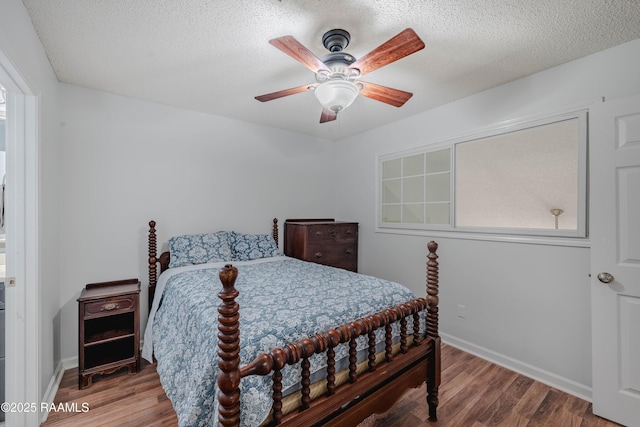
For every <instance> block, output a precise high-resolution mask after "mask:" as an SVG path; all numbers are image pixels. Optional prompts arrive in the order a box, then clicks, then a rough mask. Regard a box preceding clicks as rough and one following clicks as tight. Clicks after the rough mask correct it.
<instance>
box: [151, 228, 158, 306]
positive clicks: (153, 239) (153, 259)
mask: <svg viewBox="0 0 640 427" xmlns="http://www.w3.org/2000/svg"><path fill="white" fill-rule="evenodd" d="M157 242H158V240H157V237H156V222H155V221H149V311H151V305H152V304H153V296H154V294H155V289H156V283H157V281H158V273H157V265H156V264H157V263H158V259H157V254H158V251H157V250H158V246H157V244H158V243H157Z"/></svg>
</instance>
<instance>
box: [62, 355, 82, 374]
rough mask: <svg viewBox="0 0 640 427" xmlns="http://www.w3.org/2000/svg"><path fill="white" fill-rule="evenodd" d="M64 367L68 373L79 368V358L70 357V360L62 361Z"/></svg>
mask: <svg viewBox="0 0 640 427" xmlns="http://www.w3.org/2000/svg"><path fill="white" fill-rule="evenodd" d="M62 366H63V367H64V370H65V371H68V370H69V369H73V368H77V367H78V356H74V357H69V358H68V359H62Z"/></svg>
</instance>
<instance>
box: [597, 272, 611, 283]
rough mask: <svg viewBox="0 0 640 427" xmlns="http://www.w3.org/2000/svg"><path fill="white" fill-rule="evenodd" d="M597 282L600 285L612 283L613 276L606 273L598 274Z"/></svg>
mask: <svg viewBox="0 0 640 427" xmlns="http://www.w3.org/2000/svg"><path fill="white" fill-rule="evenodd" d="M598 280H600V281H601V282H602V283H611V282H613V275H611V274H610V273H607V272H606V271H603V272H602V273H599V274H598Z"/></svg>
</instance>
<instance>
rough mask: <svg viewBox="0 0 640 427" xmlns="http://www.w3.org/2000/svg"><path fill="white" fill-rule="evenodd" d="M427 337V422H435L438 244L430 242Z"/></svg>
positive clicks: (437, 345) (436, 398) (438, 348)
mask: <svg viewBox="0 0 640 427" xmlns="http://www.w3.org/2000/svg"><path fill="white" fill-rule="evenodd" d="M427 248H428V249H429V254H428V255H427V259H428V261H427V337H429V338H432V339H433V346H434V349H433V352H432V357H431V358H430V359H429V378H428V380H427V404H428V405H429V421H437V417H436V408H437V407H438V387H439V386H440V335H439V334H438V303H439V298H438V287H439V277H438V270H439V266H438V261H437V260H438V255H437V254H436V250H437V249H438V244H437V243H436V242H434V241H431V242H429V243H428V244H427Z"/></svg>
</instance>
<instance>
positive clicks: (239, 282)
mask: <svg viewBox="0 0 640 427" xmlns="http://www.w3.org/2000/svg"><path fill="white" fill-rule="evenodd" d="M155 226H156V223H155V221H150V222H149V310H150V311H149V320H148V324H147V329H146V330H145V335H144V347H143V357H144V358H145V359H147V360H149V361H154V362H157V371H158V374H159V376H160V381H161V383H162V385H163V388H164V389H165V392H166V393H167V396H168V397H169V398H170V399H171V401H172V403H173V406H174V409H175V410H176V414H177V416H178V421H179V425H180V426H184V427H186V426H212V425H219V426H240V425H242V426H251V427H254V426H255V427H258V426H273V425H278V426H315V425H318V426H320V425H331V426H355V425H357V424H358V423H359V422H361V421H362V420H364V419H365V418H366V417H368V416H369V415H371V414H374V413H382V412H385V411H386V410H388V409H389V408H390V407H391V406H392V405H393V403H395V402H396V401H397V399H398V398H399V397H400V396H401V395H402V394H403V393H404V392H405V391H406V390H407V389H409V388H415V387H418V386H424V384H425V383H426V387H427V402H426V404H427V405H428V411H429V419H430V420H432V421H435V420H436V408H437V405H438V387H439V384H440V337H439V335H438V262H437V258H438V256H437V254H436V249H437V244H436V243H435V242H430V243H429V244H428V245H427V246H428V255H427V286H426V291H427V295H426V297H423V298H416V297H415V295H413V294H412V293H411V292H410V291H409V290H408V289H407V288H405V287H403V286H401V285H398V284H396V283H393V282H389V281H385V280H382V279H377V278H373V277H370V276H366V275H362V274H358V273H353V272H349V271H346V270H342V269H337V268H332V267H327V266H323V265H319V264H314V263H309V262H305V261H301V260H298V259H294V258H289V257H285V256H284V255H282V253H281V252H280V251H279V250H278V248H277V242H278V223H277V219H274V220H273V228H272V231H271V234H264V235H248V234H242V233H237V232H235V231H231V232H216V233H206V234H202V235H192V236H177V237H175V238H172V239H170V240H169V247H170V251H169V252H163V253H162V254H160V255H159V256H158V255H157V236H156V228H155ZM194 242H195V243H194ZM158 273H161V274H158ZM216 296H217V298H216ZM240 307H242V308H240Z"/></svg>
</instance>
